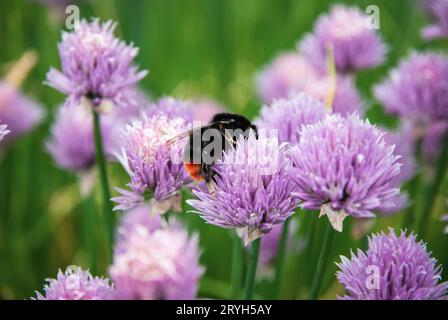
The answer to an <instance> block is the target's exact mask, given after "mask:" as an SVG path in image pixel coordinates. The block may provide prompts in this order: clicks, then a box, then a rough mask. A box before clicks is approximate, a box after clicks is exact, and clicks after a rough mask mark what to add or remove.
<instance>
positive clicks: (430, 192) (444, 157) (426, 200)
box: [416, 135, 448, 238]
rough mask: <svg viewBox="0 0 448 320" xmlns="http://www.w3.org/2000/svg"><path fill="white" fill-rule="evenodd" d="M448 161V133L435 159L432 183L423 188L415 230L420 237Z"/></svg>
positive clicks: (422, 235)
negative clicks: (421, 202) (437, 157)
mask: <svg viewBox="0 0 448 320" xmlns="http://www.w3.org/2000/svg"><path fill="white" fill-rule="evenodd" d="M447 163H448V135H445V137H444V139H443V147H442V150H441V152H440V155H439V160H438V161H437V167H436V171H435V173H434V174H435V175H434V178H433V181H432V183H431V184H430V185H429V186H428V187H427V188H425V193H424V197H423V208H422V211H421V213H420V216H419V219H418V222H417V225H416V230H417V234H418V235H419V236H420V238H424V237H425V233H426V228H427V225H428V222H429V219H430V216H431V213H432V210H433V208H434V205H435V200H436V197H437V194H438V193H439V189H440V187H441V186H442V184H443V181H444V178H445V174H446V171H447Z"/></svg>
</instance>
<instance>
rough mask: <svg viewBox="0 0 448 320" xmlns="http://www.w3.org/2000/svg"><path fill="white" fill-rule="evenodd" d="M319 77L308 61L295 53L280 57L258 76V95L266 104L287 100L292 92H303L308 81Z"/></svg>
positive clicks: (284, 54)
mask: <svg viewBox="0 0 448 320" xmlns="http://www.w3.org/2000/svg"><path fill="white" fill-rule="evenodd" d="M315 77H317V72H316V71H315V69H314V67H313V66H311V65H310V64H309V63H308V61H307V60H306V59H305V58H304V57H302V56H301V55H299V54H298V53H295V52H287V53H283V54H281V55H279V56H278V57H277V58H275V60H274V61H273V62H272V63H271V64H269V65H267V66H265V67H264V68H263V69H262V70H261V71H260V72H259V73H258V75H257V78H256V86H257V92H258V95H259V96H260V97H261V99H262V101H263V102H264V103H266V104H270V103H272V102H274V100H275V99H278V98H286V97H288V95H289V94H290V93H291V92H294V91H301V90H302V89H303V87H304V86H305V85H306V83H307V81H310V79H314V78H315Z"/></svg>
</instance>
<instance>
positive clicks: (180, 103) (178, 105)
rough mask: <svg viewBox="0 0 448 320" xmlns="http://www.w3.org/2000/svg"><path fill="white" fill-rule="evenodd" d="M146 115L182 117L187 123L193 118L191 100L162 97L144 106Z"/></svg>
mask: <svg viewBox="0 0 448 320" xmlns="http://www.w3.org/2000/svg"><path fill="white" fill-rule="evenodd" d="M144 114H145V115H146V116H147V117H152V116H155V115H164V116H166V117H167V118H170V119H172V118H182V119H184V120H185V122H187V123H191V122H192V121H193V120H194V111H193V105H192V103H191V101H185V100H179V99H175V98H173V97H163V98H161V99H159V101H157V102H156V103H152V104H151V105H150V106H149V107H148V108H146V110H145V112H144Z"/></svg>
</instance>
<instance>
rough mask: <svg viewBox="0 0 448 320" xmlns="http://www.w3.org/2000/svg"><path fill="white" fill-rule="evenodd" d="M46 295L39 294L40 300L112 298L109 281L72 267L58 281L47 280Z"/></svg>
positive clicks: (59, 273) (60, 273) (58, 277)
mask: <svg viewBox="0 0 448 320" xmlns="http://www.w3.org/2000/svg"><path fill="white" fill-rule="evenodd" d="M47 281H48V284H46V285H45V286H44V291H45V294H44V295H42V294H40V293H37V299H38V300H107V299H111V298H112V293H113V287H112V286H111V285H110V284H109V280H107V279H103V278H99V277H93V276H92V275H91V274H90V272H89V271H83V270H82V269H81V268H80V267H76V266H70V267H68V268H67V269H66V271H65V272H64V273H63V272H62V271H61V270H59V272H58V276H57V278H56V279H47Z"/></svg>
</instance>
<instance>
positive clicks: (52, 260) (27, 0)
mask: <svg viewBox="0 0 448 320" xmlns="http://www.w3.org/2000/svg"><path fill="white" fill-rule="evenodd" d="M74 3H76V1H74ZM333 3H346V4H356V5H358V6H359V7H360V8H362V9H364V8H365V7H366V6H367V5H371V4H376V5H377V6H378V7H379V8H380V19H381V25H380V33H381V34H382V36H383V37H384V40H385V41H386V42H387V43H388V44H389V46H390V53H389V55H388V59H387V61H386V63H385V64H384V65H383V66H381V67H379V68H377V69H375V70H368V71H363V72H361V73H360V74H359V75H358V77H357V84H358V87H359V89H360V91H361V93H362V95H363V98H364V99H365V101H366V102H367V104H368V105H369V111H368V113H367V115H368V117H369V118H370V119H371V120H372V121H373V122H376V123H383V124H387V125H394V123H395V121H394V119H391V118H388V117H387V116H386V115H385V114H384V113H383V112H382V109H381V107H380V106H379V105H377V104H376V103H375V101H374V100H373V98H372V95H371V86H372V84H374V83H376V82H377V81H379V80H380V79H381V78H382V77H383V76H384V75H385V74H386V71H387V70H388V69H389V68H391V67H392V66H394V65H396V63H397V61H398V60H399V59H400V57H403V56H405V55H407V54H408V53H409V52H410V51H411V50H413V49H414V48H416V49H418V50H423V49H430V48H432V49H437V50H439V49H440V50H446V48H447V46H446V44H445V43H443V42H442V41H437V42H431V43H425V42H423V41H422V40H421V39H420V36H419V30H420V28H421V27H422V26H423V25H424V24H425V23H426V18H425V17H424V14H423V12H422V11H421V9H420V8H419V7H418V5H417V4H416V2H414V1H410V0H395V1H390V0H384V1H374V0H368V1H359V0H358V1H338V2H337V1H315V0H313V1H311V0H307V1H305V0H190V1H188V0H185V1H180V0H131V1H129V0H116V1H112V0H96V1H81V2H80V4H79V6H80V9H81V16H82V17H86V18H89V17H92V16H97V17H100V18H101V19H103V20H104V19H113V20H116V21H118V22H119V25H118V30H117V34H118V35H119V36H120V37H123V38H124V39H125V40H126V41H128V42H129V41H132V42H134V43H135V45H136V46H138V47H140V54H139V56H138V58H137V62H138V63H139V64H140V65H141V67H142V68H144V69H148V70H149V71H150V74H149V75H148V76H147V77H146V78H145V79H144V80H143V81H142V83H141V86H142V88H144V89H145V90H147V91H149V92H150V93H151V95H152V96H153V97H159V96H162V95H166V94H172V95H175V96H177V97H182V98H190V97H195V96H204V95H205V96H210V97H214V98H216V99H217V100H219V101H221V102H223V103H224V104H225V105H226V106H227V107H228V108H229V109H230V110H232V111H235V112H240V113H243V114H246V115H247V116H249V117H253V116H255V115H257V113H258V110H259V108H260V102H259V101H258V99H257V97H256V94H255V91H254V86H253V79H254V75H255V74H256V72H257V70H259V68H260V67H261V66H263V65H264V64H265V63H267V62H269V61H270V60H271V59H272V58H274V57H275V56H276V55H277V54H279V53H280V52H282V51H285V50H291V49H293V48H294V47H295V44H296V42H297V41H298V40H299V39H300V38H301V37H302V35H303V34H304V33H305V32H307V31H309V30H311V28H312V25H313V22H314V21H315V19H316V17H317V16H318V15H319V14H321V13H324V12H326V11H327V10H328V8H329V7H330V6H331V5H332V4H333ZM52 17H53V15H52V13H51V12H50V11H49V10H48V8H46V7H45V6H43V5H41V4H40V3H38V2H37V1H31V0H14V1H1V2H0V47H1V50H0V75H4V73H5V71H6V68H7V67H8V64H9V63H10V62H11V61H13V60H16V59H18V58H19V57H20V55H21V54H22V53H23V52H24V51H25V50H27V49H35V50H36V51H37V52H38V54H39V62H38V64H37V66H36V68H35V69H34V70H33V71H32V73H31V74H30V76H29V77H28V79H27V80H26V82H25V84H24V88H23V90H24V91H25V92H26V93H27V94H28V95H30V96H32V97H33V98H35V99H36V100H38V101H40V102H41V103H42V104H43V105H44V106H45V108H46V110H47V113H48V116H47V118H46V120H45V121H44V122H43V123H42V124H41V125H40V126H39V127H38V128H36V129H35V130H34V131H32V132H30V133H29V134H27V135H26V136H24V137H22V138H21V139H19V140H16V141H15V142H14V143H12V144H10V145H9V146H8V147H7V148H6V149H5V150H2V159H1V160H0V298H2V299H12V298H19V299H24V298H25V299H26V298H28V297H30V296H32V295H33V294H34V293H33V292H34V290H36V289H37V290H41V288H42V286H43V283H44V279H45V278H48V277H54V276H55V275H56V272H57V270H58V268H62V269H65V267H66V266H67V265H71V264H78V265H81V266H83V267H89V266H91V265H92V262H91V261H90V260H89V257H88V255H87V254H86V250H87V249H86V248H89V246H94V248H95V250H96V251H97V255H96V258H97V259H95V261H96V262H97V267H98V270H97V274H101V275H105V274H106V273H105V270H106V263H105V261H104V252H105V250H104V248H103V247H102V246H101V243H103V242H102V239H104V234H103V233H102V229H101V228H95V227H94V226H93V227H92V225H91V224H89V222H87V223H86V221H89V219H83V217H90V221H91V219H95V220H97V222H98V223H100V222H101V217H100V215H101V210H100V208H101V206H100V201H99V190H95V194H94V197H93V198H88V199H83V198H82V197H81V196H80V195H79V191H78V185H77V177H76V176H75V175H73V174H70V173H67V172H64V171H62V170H60V169H58V168H57V167H55V165H54V162H53V161H52V159H51V157H50V156H49V155H48V154H47V153H46V151H45V148H44V141H45V139H46V138H47V137H48V134H49V126H50V124H51V123H52V121H53V119H54V111H55V110H56V108H57V107H58V105H59V104H60V103H61V102H62V101H63V98H64V97H63V96H62V95H61V94H59V93H57V92H56V91H55V90H53V89H51V88H49V87H47V86H45V85H43V83H42V82H43V80H44V79H45V74H46V72H47V71H48V69H49V68H50V67H51V66H56V67H58V66H59V59H58V55H57V50H56V45H57V43H58V41H59V39H60V31H61V29H62V28H64V25H63V24H61V23H57V22H55V20H54V19H53V18H52ZM109 172H110V173H111V176H112V184H113V185H120V186H122V185H124V183H125V182H126V180H127V177H126V175H125V174H124V173H123V170H122V169H121V168H120V167H119V166H118V165H111V166H110V168H109ZM445 187H446V184H445ZM444 190H446V188H444ZM445 195H446V192H445ZM184 196H185V197H188V196H189V194H188V193H187V192H185V193H184ZM442 200H443V199H438V201H439V202H441V203H442ZM187 209H188V208H186V207H185V210H187ZM441 213H443V205H442V204H440V205H438V206H437V210H435V212H434V213H433V217H432V220H431V223H430V230H431V232H430V233H429V235H428V237H427V239H426V240H427V241H428V242H429V248H430V250H431V251H433V252H434V255H435V256H436V257H437V258H438V259H439V261H440V262H442V263H443V264H444V266H445V267H446V268H448V249H447V248H448V241H447V238H448V237H447V236H444V237H443V236H442V235H441V230H442V227H443V225H442V223H440V222H439V221H438V220H437V216H438V215H440V214H441ZM402 216H403V215H397V216H394V217H392V218H388V219H380V220H379V222H378V223H377V224H376V226H375V230H377V231H378V230H381V229H385V228H387V226H389V225H392V226H395V227H396V228H397V229H399V228H400V226H401V221H402V218H403V217H402ZM182 218H183V219H184V220H185V221H186V224H187V225H188V226H189V228H191V229H192V230H198V231H199V232H200V237H201V247H202V251H203V255H202V258H201V263H202V264H203V265H204V266H206V268H207V271H206V275H205V277H204V279H203V280H202V282H201V287H200V295H201V296H209V297H225V296H226V294H227V292H228V280H229V279H230V265H231V252H232V248H231V245H232V241H231V237H230V233H229V232H228V231H227V230H222V229H219V228H217V227H214V226H210V225H206V224H205V223H204V222H203V221H202V220H201V219H199V218H198V217H196V216H193V215H192V214H186V213H185V214H183V216H182ZM295 219H296V220H298V223H297V225H298V229H299V232H298V234H299V235H298V236H297V237H296V238H297V241H305V240H307V239H308V238H306V237H308V236H305V235H308V234H310V230H313V232H312V233H311V236H310V239H308V240H309V241H308V242H307V243H309V244H310V245H309V246H308V247H307V249H305V250H303V251H302V252H301V253H300V254H297V253H296V252H293V253H290V254H289V256H288V260H287V269H286V270H287V272H286V275H285V280H288V281H284V285H283V286H282V294H281V297H282V298H304V297H306V291H307V287H308V286H309V283H310V282H311V277H312V272H313V270H314V268H315V265H316V261H317V255H318V251H319V248H320V242H321V240H322V237H323V229H324V228H323V226H324V225H323V222H324V221H321V220H318V219H317V215H316V214H313V213H308V212H307V213H299V214H298V215H296V217H295ZM93 223H95V221H94V222H93ZM346 230H347V231H346V232H344V233H343V234H340V235H338V236H337V238H336V241H335V246H334V248H333V254H332V257H331V259H330V261H332V262H333V261H336V260H337V257H338V255H339V254H344V255H347V254H348V253H349V251H350V248H357V247H359V246H360V243H359V242H356V241H354V240H352V239H351V237H350V234H349V232H348V230H349V226H348V225H347V226H346ZM304 238H306V239H304ZM335 270H336V266H335V265H334V263H331V264H330V265H329V266H328V269H327V272H326V277H325V282H324V289H325V290H324V291H325V293H324V295H323V297H324V298H334V297H335V294H337V293H341V292H342V291H341V287H340V286H339V285H337V284H336V283H335V277H334V272H335ZM444 279H445V280H447V276H446V273H444ZM271 289H272V283H271V282H270V281H268V280H263V281H261V282H260V283H259V285H258V288H257V296H258V297H260V298H269V297H270V294H271Z"/></svg>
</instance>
